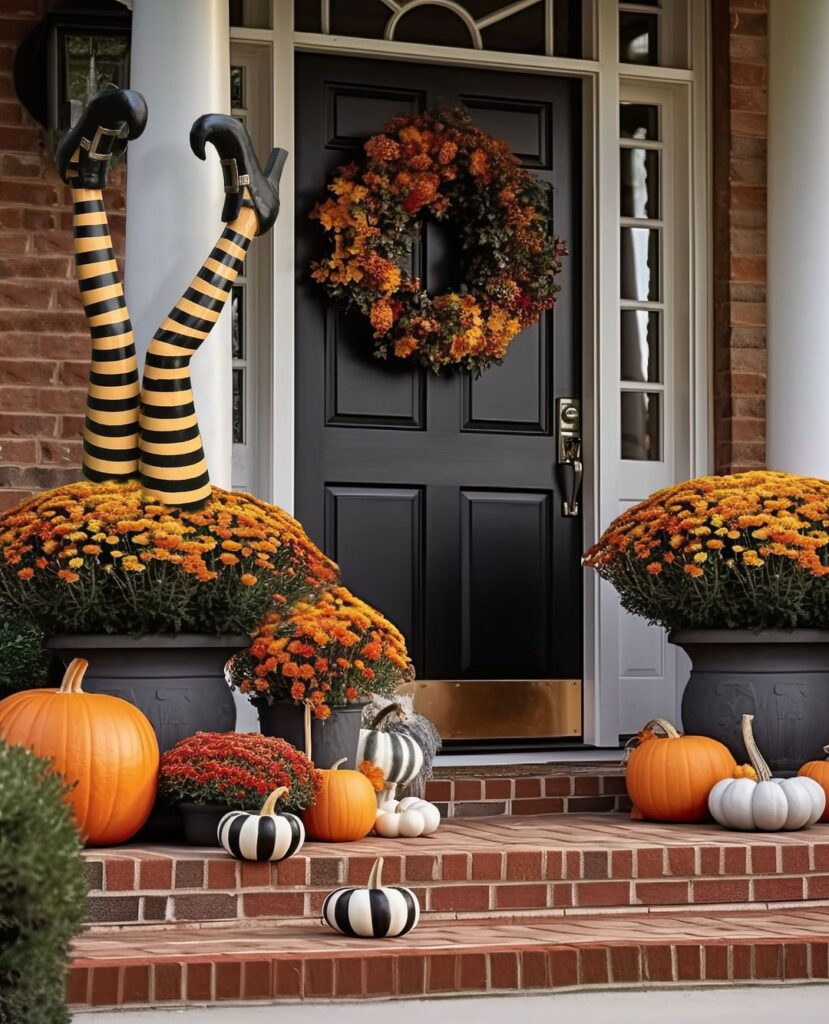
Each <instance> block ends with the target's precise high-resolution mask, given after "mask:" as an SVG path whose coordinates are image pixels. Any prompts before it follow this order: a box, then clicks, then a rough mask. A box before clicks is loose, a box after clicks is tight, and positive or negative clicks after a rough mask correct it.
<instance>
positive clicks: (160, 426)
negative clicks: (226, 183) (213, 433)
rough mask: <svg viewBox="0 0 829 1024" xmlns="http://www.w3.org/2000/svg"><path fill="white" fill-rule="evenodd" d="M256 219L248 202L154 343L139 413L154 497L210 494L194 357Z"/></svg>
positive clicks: (178, 500)
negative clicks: (193, 373)
mask: <svg viewBox="0 0 829 1024" xmlns="http://www.w3.org/2000/svg"><path fill="white" fill-rule="evenodd" d="M247 196H248V192H247V189H245V197H246V198H247ZM257 223H258V222H257V217H256V213H255V212H254V210H253V209H252V208H251V207H248V206H243V207H242V210H241V211H240V213H239V216H238V217H236V219H235V220H232V221H230V223H229V224H228V225H227V227H226V228H225V229H224V231H223V232H222V234H221V237H220V238H219V240H218V241H217V242H216V244H215V246H214V247H213V251H212V252H211V253H210V256H209V257H208V258H207V259H206V260H205V261H204V265H203V266H202V268H201V270H200V271H199V272H198V274H197V275H196V277H195V278H193V281H192V283H191V285H190V287H189V288H188V289H187V291H186V292H185V293H184V295H182V297H181V298H180V299H179V300H178V302H177V303H176V306H175V308H174V309H173V310H172V312H171V313H170V315H169V316H168V317H167V318H166V319H165V320H164V322H163V323H162V325H161V326H160V327H159V329H158V330H157V331H156V333H155V337H154V338H153V339H152V341H151V342H150V347H149V350H148V351H147V359H146V361H145V363H144V379H143V382H142V387H141V413H140V426H141V466H140V470H141V483H142V484H143V486H144V491H145V497H146V498H147V500H151V501H152V500H154V501H158V502H161V503H162V504H165V505H182V506H195V505H199V504H201V503H202V502H203V501H205V500H206V499H207V498H209V497H210V493H211V490H210V478H209V476H208V472H207V464H206V462H205V458H204V450H203V449H202V442H201V435H200V434H199V425H198V421H197V419H196V409H195V405H194V403H193V390H192V385H191V382H190V359H191V358H192V356H193V353H194V352H196V351H197V350H198V348H199V346H200V345H201V343H202V342H203V341H204V339H205V338H206V337H207V335H208V334H209V333H210V331H211V329H212V327H213V325H214V324H215V322H216V321H217V320H218V319H219V314H220V313H221V312H222V309H223V307H224V304H225V302H226V301H227V299H228V296H229V295H230V289H231V285H232V284H233V282H234V281H235V280H236V277H237V276H238V274H239V272H240V270H241V269H242V266H243V264H244V262H245V256H246V254H247V250H248V246H249V245H250V242H251V239H252V238H253V237H254V236H255V235H256V232H257Z"/></svg>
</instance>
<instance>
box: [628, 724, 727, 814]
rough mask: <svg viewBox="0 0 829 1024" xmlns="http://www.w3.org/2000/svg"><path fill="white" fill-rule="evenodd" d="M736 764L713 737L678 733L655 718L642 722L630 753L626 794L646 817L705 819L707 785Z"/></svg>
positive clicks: (718, 778) (720, 777) (710, 784)
mask: <svg viewBox="0 0 829 1024" xmlns="http://www.w3.org/2000/svg"><path fill="white" fill-rule="evenodd" d="M657 731H658V732H660V733H662V735H661V736H660V735H658V734H657ZM736 767H737V762H736V761H735V760H734V758H733V757H732V756H731V754H730V752H729V750H728V748H727V747H725V746H724V745H723V744H722V743H720V742H719V741H718V740H713V739H710V738H709V737H708V736H681V735H680V734H679V732H677V730H676V729H675V728H674V726H672V725H671V723H670V722H666V721H665V720H664V719H663V718H656V719H654V720H653V721H651V722H648V723H647V724H646V725H645V726H644V727H643V729H642V732H641V733H640V734H639V743H638V745H637V746H636V747H635V748H634V749H633V750H632V751H631V753H630V758H629V760H628V763H627V773H626V782H627V790H628V795H629V796H630V798H631V800H632V801H633V805H634V807H635V808H636V809H637V810H638V811H639V812H640V814H641V815H642V817H644V818H646V819H649V820H650V821H705V820H706V819H707V818H708V817H709V814H708V794H709V793H710V792H711V787H712V786H713V785H714V783H715V782H719V781H720V779H724V778H728V777H730V776H732V775H733V774H734V769H735V768H736Z"/></svg>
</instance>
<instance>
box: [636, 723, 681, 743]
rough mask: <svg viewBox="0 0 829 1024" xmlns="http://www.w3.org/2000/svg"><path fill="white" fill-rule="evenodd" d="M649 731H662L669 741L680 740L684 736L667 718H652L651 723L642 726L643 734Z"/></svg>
mask: <svg viewBox="0 0 829 1024" xmlns="http://www.w3.org/2000/svg"><path fill="white" fill-rule="evenodd" d="M648 729H651V730H652V731H656V729H661V730H662V732H664V733H665V739H668V740H678V739H679V738H680V736H681V735H682V734H681V733H680V732H679V730H678V729H677V728H676V726H673V725H671V723H670V722H669V721H668V720H667V719H665V718H652V719H651V720H650V722H645V724H644V725H643V726H642V732H647V730H648Z"/></svg>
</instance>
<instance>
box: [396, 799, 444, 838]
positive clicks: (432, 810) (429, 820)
mask: <svg viewBox="0 0 829 1024" xmlns="http://www.w3.org/2000/svg"><path fill="white" fill-rule="evenodd" d="M398 807H402V808H403V810H406V811H417V813H418V814H422V815H423V818H424V820H425V822H426V827H425V828H424V829H423V835H424V836H430V835H432V833H433V832H437V830H438V825H440V811H439V810H438V809H437V807H435V805H434V804H430V803H429V801H428V800H421V799H420V798H419V797H416V796H407V797H404V799H403V800H401V801H400V803H399V804H398Z"/></svg>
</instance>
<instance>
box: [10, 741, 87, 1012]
mask: <svg viewBox="0 0 829 1024" xmlns="http://www.w3.org/2000/svg"><path fill="white" fill-rule="evenodd" d="M64 792H65V788H64V783H63V781H62V780H61V779H60V777H59V776H57V775H55V774H53V773H52V772H51V771H50V762H49V761H47V760H44V759H42V758H37V757H34V756H33V755H32V754H30V753H28V751H26V750H24V749H23V748H22V747H10V746H9V745H8V744H6V743H2V742H0V1021H2V1024H62V1022H64V1021H68V1020H69V1014H68V1012H67V1010H66V1007H65V1004H64V990H65V985H66V960H67V955H68V947H69V942H70V940H71V938H72V936H73V935H74V934H75V932H77V930H78V929H79V927H80V925H81V923H82V921H83V919H84V916H85V911H86V883H85V881H84V874H83V863H82V860H81V855H80V851H81V843H80V839H79V836H78V833H77V830H76V829H75V826H74V824H73V822H72V814H71V811H70V809H69V807H68V806H67V805H66V804H65V803H64V802H63V795H64Z"/></svg>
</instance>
